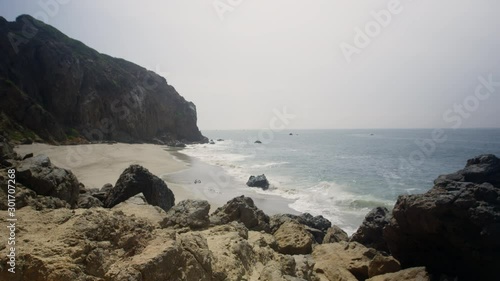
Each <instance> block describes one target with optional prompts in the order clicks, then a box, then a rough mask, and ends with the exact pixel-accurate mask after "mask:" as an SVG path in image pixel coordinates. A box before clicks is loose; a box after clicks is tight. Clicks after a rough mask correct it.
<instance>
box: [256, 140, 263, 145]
mask: <svg viewBox="0 0 500 281" xmlns="http://www.w3.org/2000/svg"><path fill="white" fill-rule="evenodd" d="M254 143H259V144H260V143H262V142H261V141H260V140H256V141H255V142H254Z"/></svg>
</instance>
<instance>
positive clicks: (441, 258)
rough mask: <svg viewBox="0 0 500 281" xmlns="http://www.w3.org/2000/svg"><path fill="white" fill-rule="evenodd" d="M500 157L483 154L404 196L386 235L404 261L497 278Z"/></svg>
mask: <svg viewBox="0 0 500 281" xmlns="http://www.w3.org/2000/svg"><path fill="white" fill-rule="evenodd" d="M499 177H500V160H499V159H498V158H497V157H496V156H494V155H481V156H478V157H476V158H473V159H470V160H468V161H467V166H466V167H465V168H464V169H463V170H460V171H458V172H456V173H453V174H450V175H444V176H440V177H439V178H438V179H437V180H436V181H435V182H434V183H435V186H434V187H433V188H432V189H431V190H429V191H428V192H427V193H424V194H418V195H403V196H400V197H399V198H398V200H397V202H396V205H395V206H394V209H393V216H392V219H391V220H390V222H389V224H388V225H387V226H386V227H385V228H384V239H385V241H386V242H387V245H388V247H389V250H390V251H391V253H392V254H393V255H394V256H395V257H396V258H397V259H398V260H399V261H400V262H401V264H402V266H403V267H415V266H426V268H427V269H428V270H429V272H430V273H432V274H446V275H450V276H457V277H458V279H459V280H462V279H463V280H495V279H496V278H498V265H499V264H500V240H499V239H498V237H500V182H499Z"/></svg>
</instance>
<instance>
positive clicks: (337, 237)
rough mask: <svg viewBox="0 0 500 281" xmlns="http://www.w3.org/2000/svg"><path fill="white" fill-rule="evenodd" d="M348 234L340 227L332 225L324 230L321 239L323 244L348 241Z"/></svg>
mask: <svg viewBox="0 0 500 281" xmlns="http://www.w3.org/2000/svg"><path fill="white" fill-rule="evenodd" d="M348 240H349V236H348V235H347V233H346V232H345V231H344V230H342V229H341V228H340V227H338V226H336V225H334V226H332V227H330V228H328V229H327V230H326V235H325V237H324V239H323V244H326V243H336V242H340V241H348Z"/></svg>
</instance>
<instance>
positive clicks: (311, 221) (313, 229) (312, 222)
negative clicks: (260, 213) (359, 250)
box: [270, 213, 332, 244]
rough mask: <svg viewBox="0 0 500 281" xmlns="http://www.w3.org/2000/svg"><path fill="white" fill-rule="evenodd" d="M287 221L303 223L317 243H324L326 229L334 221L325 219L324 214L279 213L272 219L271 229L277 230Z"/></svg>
mask: <svg viewBox="0 0 500 281" xmlns="http://www.w3.org/2000/svg"><path fill="white" fill-rule="evenodd" d="M286 222H297V223H300V224H303V225H305V226H307V227H306V230H308V231H309V232H310V233H311V234H312V235H313V236H314V239H315V240H316V242H317V243H320V244H321V243H322V242H323V239H324V237H325V234H326V231H327V230H328V228H330V227H331V225H332V223H331V222H330V221H329V220H327V219H325V218H324V217H323V216H316V217H314V216H312V215H311V214H309V213H304V214H301V215H300V216H296V215H291V214H277V215H273V216H272V217H271V219H270V231H271V233H274V232H276V231H277V230H278V229H279V228H280V227H281V225H282V224H284V223H286Z"/></svg>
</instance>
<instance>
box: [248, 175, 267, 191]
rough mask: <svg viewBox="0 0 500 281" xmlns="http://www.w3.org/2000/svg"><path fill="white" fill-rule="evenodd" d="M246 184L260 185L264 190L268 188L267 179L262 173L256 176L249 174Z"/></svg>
mask: <svg viewBox="0 0 500 281" xmlns="http://www.w3.org/2000/svg"><path fill="white" fill-rule="evenodd" d="M247 186H250V187H260V188H262V189H264V190H267V189H269V181H268V180H267V178H266V175H264V174H262V175H258V176H250V178H248V181H247Z"/></svg>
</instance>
